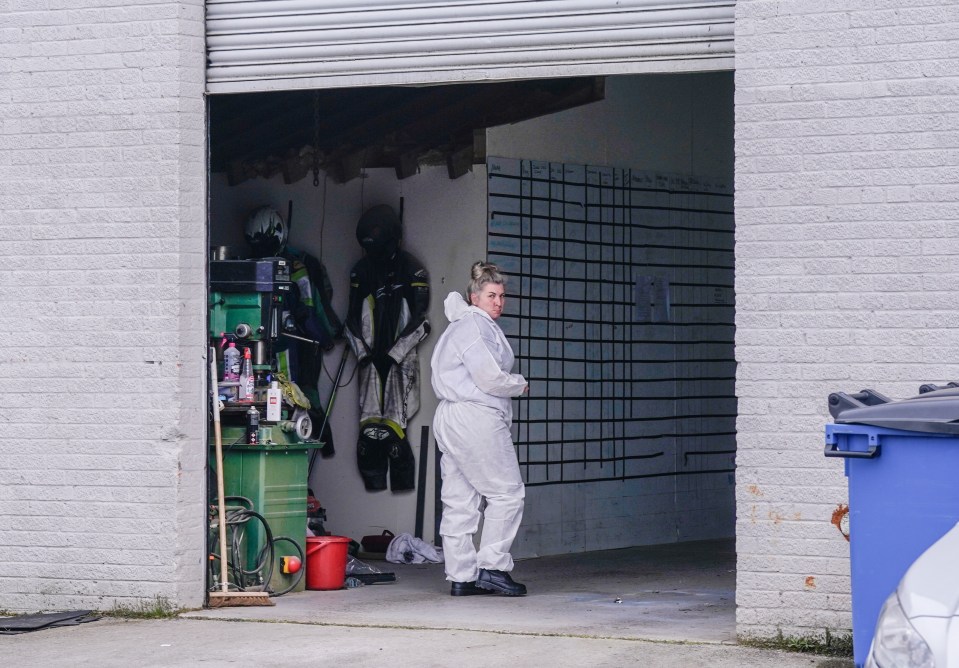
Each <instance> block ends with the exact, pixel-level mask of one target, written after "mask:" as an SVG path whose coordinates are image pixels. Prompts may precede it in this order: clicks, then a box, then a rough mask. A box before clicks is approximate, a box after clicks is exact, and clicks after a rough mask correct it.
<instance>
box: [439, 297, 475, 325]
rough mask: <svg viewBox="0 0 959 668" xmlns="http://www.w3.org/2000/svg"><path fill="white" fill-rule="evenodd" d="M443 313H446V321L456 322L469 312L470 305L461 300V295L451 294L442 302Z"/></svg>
mask: <svg viewBox="0 0 959 668" xmlns="http://www.w3.org/2000/svg"><path fill="white" fill-rule="evenodd" d="M443 311H444V313H446V319H447V320H449V321H450V322H456V321H457V320H460V319H462V318H463V317H464V316H465V315H466V314H467V313H469V312H470V305H469V304H467V303H466V300H465V299H463V295H461V294H460V293H458V292H451V293H449V294H448V295H447V296H446V299H445V300H444V301H443Z"/></svg>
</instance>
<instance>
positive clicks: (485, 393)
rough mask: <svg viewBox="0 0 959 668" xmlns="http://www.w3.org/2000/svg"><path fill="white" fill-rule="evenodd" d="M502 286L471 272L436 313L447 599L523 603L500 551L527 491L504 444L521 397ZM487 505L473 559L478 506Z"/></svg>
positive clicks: (524, 387) (436, 426)
mask: <svg viewBox="0 0 959 668" xmlns="http://www.w3.org/2000/svg"><path fill="white" fill-rule="evenodd" d="M505 283H506V278H505V277H504V276H503V275H502V274H501V273H500V272H499V270H498V269H497V268H496V266H495V265H492V264H487V263H485V262H476V263H475V264H473V267H472V270H471V277H470V282H469V287H468V288H467V291H466V294H467V297H468V299H469V302H468V303H467V301H466V300H465V299H464V298H463V295H462V294H460V293H457V292H451V293H450V294H449V296H448V297H447V298H446V301H445V302H444V303H443V305H444V307H445V310H446V317H447V318H448V319H449V321H450V325H449V327H447V328H446V331H445V332H443V335H442V336H441V337H440V339H439V341H438V342H437V343H436V348H435V349H434V351H433V358H432V367H433V371H432V382H433V390H434V391H435V392H436V396H437V397H438V398H439V400H440V403H439V407H438V408H437V409H436V416H435V417H434V418H433V432H434V434H435V436H436V442H437V445H438V447H439V449H440V451H441V452H442V453H443V457H442V459H441V464H440V466H441V472H442V476H443V493H442V498H443V519H442V521H441V523H440V535H441V536H442V537H443V557H444V560H445V562H446V579H447V580H449V581H450V582H451V583H452V584H451V588H450V594H451V595H453V596H472V595H476V594H490V593H497V594H503V595H506V596H523V595H525V594H526V587H525V586H524V585H522V584H519V583H518V582H514V581H513V579H512V578H511V577H510V571H511V570H513V557H512V556H510V553H509V550H510V546H511V545H512V543H513V539H514V538H515V537H516V532H517V530H518V529H519V523H520V520H521V519H522V517H523V499H524V498H525V495H526V491H525V487H524V485H523V479H522V477H521V476H520V471H519V464H518V462H517V460H516V451H515V450H514V449H513V439H512V437H511V435H510V425H511V424H512V420H513V406H512V403H511V397H516V396H519V395H521V394H523V393H524V392H527V391H528V390H529V385H528V384H527V382H526V379H525V378H523V376H521V375H519V374H515V373H510V370H511V369H512V367H513V351H512V349H511V348H510V345H509V342H508V341H507V340H506V337H505V336H504V335H503V331H502V330H501V329H500V328H499V325H497V324H496V319H497V318H499V316H500V314H502V312H503V303H504V301H505ZM484 497H485V498H486V509H485V511H484V513H483V535H482V539H481V542H480V547H479V550H476V548H475V547H474V545H473V535H474V534H475V533H476V531H477V530H478V528H479V521H480V503H481V501H482V499H483V498H484Z"/></svg>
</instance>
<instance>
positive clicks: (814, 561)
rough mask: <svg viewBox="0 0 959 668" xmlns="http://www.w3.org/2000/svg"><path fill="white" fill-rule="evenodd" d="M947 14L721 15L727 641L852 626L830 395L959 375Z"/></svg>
mask: <svg viewBox="0 0 959 668" xmlns="http://www.w3.org/2000/svg"><path fill="white" fill-rule="evenodd" d="M957 93H959V4H956V3H955V2H952V1H947V0H909V1H908V2H907V1H906V0H898V1H896V0H828V1H827V0H775V1H773V0H740V2H738V3H737V7H736V94H735V105H736V130H735V134H736V139H735V144H736V228H737V232H736V291H737V317H736V324H737V335H736V350H737V353H736V356H737V361H738V363H739V364H738V374H737V394H738V396H739V418H738V424H737V429H738V454H737V516H738V518H737V550H738V553H739V561H738V570H737V572H738V577H737V605H738V609H737V624H738V631H739V633H740V634H741V635H751V636H771V635H775V634H776V633H777V632H779V631H782V632H783V633H784V634H787V635H806V634H822V633H823V632H824V630H825V629H831V630H841V629H847V630H848V629H849V628H850V627H851V614H850V605H851V599H850V588H849V549H848V543H847V542H846V541H845V540H844V539H843V538H842V536H841V535H840V533H839V532H838V531H837V529H836V528H835V527H834V526H833V525H832V524H830V518H831V516H832V513H833V511H835V510H836V508H837V507H838V506H839V505H840V504H843V503H845V502H846V500H847V487H846V480H845V478H844V476H843V470H842V468H843V467H842V463H841V461H839V460H833V459H829V460H827V459H825V458H824V457H823V425H824V424H825V423H826V422H828V421H829V420H830V418H829V415H828V411H827V408H826V397H827V395H828V394H829V393H830V392H833V391H849V392H855V391H858V390H860V389H862V388H866V387H869V388H874V389H876V390H878V391H880V392H882V393H883V394H886V395H889V396H892V397H894V398H903V397H907V396H912V395H914V394H916V393H917V390H918V386H919V384H921V383H923V382H935V383H943V382H945V381H949V380H957V379H959V364H957V362H959V355H957V354H956V351H957V350H959V327H957V321H956V311H957V308H959V224H957V221H959V94H957Z"/></svg>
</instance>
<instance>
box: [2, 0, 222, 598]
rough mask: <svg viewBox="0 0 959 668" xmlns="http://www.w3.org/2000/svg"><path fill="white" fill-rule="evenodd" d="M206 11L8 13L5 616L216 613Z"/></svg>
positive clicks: (67, 8) (27, 9)
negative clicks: (209, 513) (209, 504)
mask: <svg viewBox="0 0 959 668" xmlns="http://www.w3.org/2000/svg"><path fill="white" fill-rule="evenodd" d="M203 87H204V38H203V2H202V1H201V0H188V1H185V2H166V1H160V0H157V1H154V2H150V1H146V0H140V1H137V0H132V1H130V0H128V1H126V2H115V1H111V0H82V1H78V0H0V323H2V330H3V344H2V351H0V610H7V611H35V610H39V609H46V610H50V609H78V608H99V609H109V608H111V607H114V606H120V607H128V608H138V607H140V606H143V605H152V604H156V603H157V602H160V603H168V604H172V605H176V606H196V605H200V604H201V603H202V596H203V588H204V584H203V583H204V561H205V560H204V556H205V554H204V553H205V549H204V536H205V520H206V518H205V515H204V513H205V472H204V460H205V452H206V448H205V438H206V435H205V429H206V409H205V400H204V387H205V363H204V360H203V355H204V351H205V347H204V340H205V301H206V300H205V250H204V249H205V247H206V226H205V215H206V214H205V208H206V203H205V192H206V185H205V183H206V180H205V155H204V151H205V130H204V99H203Z"/></svg>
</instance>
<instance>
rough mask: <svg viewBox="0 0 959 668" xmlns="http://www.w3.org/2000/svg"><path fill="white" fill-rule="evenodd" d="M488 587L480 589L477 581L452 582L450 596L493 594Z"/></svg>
mask: <svg viewBox="0 0 959 668" xmlns="http://www.w3.org/2000/svg"><path fill="white" fill-rule="evenodd" d="M492 593H493V592H491V591H487V590H486V589H480V588H479V587H477V586H476V583H475V582H451V583H450V596H479V595H482V594H492Z"/></svg>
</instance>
